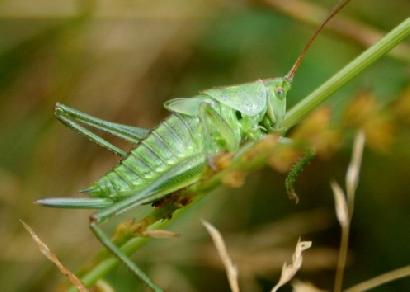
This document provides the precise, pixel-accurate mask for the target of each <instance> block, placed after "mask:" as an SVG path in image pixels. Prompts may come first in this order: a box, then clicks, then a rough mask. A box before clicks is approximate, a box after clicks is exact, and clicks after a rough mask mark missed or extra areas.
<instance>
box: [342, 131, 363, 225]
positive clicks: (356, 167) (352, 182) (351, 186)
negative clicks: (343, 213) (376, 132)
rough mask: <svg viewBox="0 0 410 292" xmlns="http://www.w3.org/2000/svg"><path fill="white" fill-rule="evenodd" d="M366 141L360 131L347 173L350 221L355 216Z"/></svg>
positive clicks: (354, 144)
mask: <svg viewBox="0 0 410 292" xmlns="http://www.w3.org/2000/svg"><path fill="white" fill-rule="evenodd" d="M365 141H366V136H365V135H364V132H363V131H360V132H359V133H358V134H357V135H356V137H355V139H354V142H353V154H352V160H351V161H350V164H349V167H348V169H347V172H346V192H347V199H348V204H349V220H350V219H351V218H352V215H353V208H354V194H355V192H356V189H357V185H358V183H359V172H360V167H361V164H362V156H363V148H364V143H365Z"/></svg>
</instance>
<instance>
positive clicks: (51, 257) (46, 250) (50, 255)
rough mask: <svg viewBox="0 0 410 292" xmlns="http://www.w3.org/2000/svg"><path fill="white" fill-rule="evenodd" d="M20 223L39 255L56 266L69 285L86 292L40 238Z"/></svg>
mask: <svg viewBox="0 0 410 292" xmlns="http://www.w3.org/2000/svg"><path fill="white" fill-rule="evenodd" d="M20 222H21V224H23V227H24V228H25V229H26V230H27V231H28V232H29V233H30V235H31V237H32V238H33V240H34V242H35V243H36V244H37V246H38V248H39V249H40V251H41V253H42V254H43V255H45V256H46V257H47V258H48V259H49V260H50V261H51V262H53V263H54V264H55V265H56V267H57V268H58V270H59V271H60V272H61V274H63V275H64V276H65V277H66V278H67V279H68V281H70V282H71V284H73V285H74V286H75V287H76V288H77V289H78V290H79V291H80V292H87V291H88V289H87V288H85V287H84V285H83V283H81V281H80V280H79V279H78V278H77V277H76V276H75V275H74V274H73V273H72V272H70V270H68V269H67V268H66V267H65V266H64V265H63V264H62V263H61V261H60V260H59V259H58V258H57V256H56V255H55V254H53V253H52V252H51V250H50V249H49V248H48V246H47V245H46V244H45V243H44V242H43V241H42V240H41V239H40V237H39V236H38V235H37V234H36V233H35V232H34V230H33V229H32V228H31V227H30V226H28V225H27V224H26V223H25V222H24V221H22V220H20Z"/></svg>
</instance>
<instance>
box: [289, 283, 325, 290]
mask: <svg viewBox="0 0 410 292" xmlns="http://www.w3.org/2000/svg"><path fill="white" fill-rule="evenodd" d="M292 287H293V289H292V291H293V292H324V291H323V290H320V289H319V288H317V287H315V286H314V285H313V284H312V283H309V282H301V281H297V280H295V281H292Z"/></svg>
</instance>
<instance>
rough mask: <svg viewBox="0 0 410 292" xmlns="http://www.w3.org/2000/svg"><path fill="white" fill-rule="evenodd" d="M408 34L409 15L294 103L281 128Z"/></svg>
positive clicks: (304, 113)
mask: <svg viewBox="0 0 410 292" xmlns="http://www.w3.org/2000/svg"><path fill="white" fill-rule="evenodd" d="M409 35H410V17H409V18H407V19H405V20H404V21H403V22H402V23H400V24H399V25H398V26H396V27H395V28H394V29H393V30H392V31H390V32H389V33H388V34H386V35H385V36H384V37H383V38H382V39H381V40H380V41H378V42H377V43H376V44H374V45H373V46H371V47H370V48H368V49H367V50H366V51H364V52H363V53H362V54H361V55H359V56H358V57H357V58H356V59H354V60H353V61H352V62H350V63H349V64H347V65H346V66H345V67H344V68H342V69H341V70H340V71H339V72H337V73H336V74H335V75H333V76H332V77H331V78H330V79H328V80H327V81H326V82H325V83H323V84H322V85H321V86H319V87H318V88H317V89H315V90H314V91H313V92H312V93H311V94H309V95H308V96H307V97H306V98H304V99H302V100H301V101H300V102H299V103H298V104H296V105H295V106H294V107H293V108H292V109H291V110H290V111H289V112H288V113H287V114H286V116H285V119H284V121H283V123H282V126H281V128H283V129H285V130H287V129H289V128H291V127H293V126H294V125H296V124H297V123H298V122H299V121H300V120H301V119H303V118H304V117H305V116H306V115H307V114H309V113H310V112H311V111H312V110H314V109H315V108H317V107H318V106H319V105H320V104H321V103H322V102H323V101H324V100H326V99H327V98H329V97H330V96H331V95H332V94H333V93H335V92H336V91H337V90H338V89H340V88H341V87H342V86H343V85H345V84H346V83H347V82H348V81H350V80H351V79H352V78H354V77H355V76H357V75H358V74H359V73H360V72H362V71H363V70H364V69H366V68H367V67H368V66H369V65H371V64H372V63H373V62H375V61H376V60H377V59H379V58H380V57H381V56H383V55H384V54H386V53H387V52H389V51H390V50H391V49H393V48H394V47H395V46H397V45H398V44H399V43H400V42H401V41H402V40H404V39H405V38H406V37H408V36H409Z"/></svg>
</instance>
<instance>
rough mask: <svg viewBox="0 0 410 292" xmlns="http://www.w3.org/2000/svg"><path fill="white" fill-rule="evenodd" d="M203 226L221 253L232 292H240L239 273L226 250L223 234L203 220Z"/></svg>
mask: <svg viewBox="0 0 410 292" xmlns="http://www.w3.org/2000/svg"><path fill="white" fill-rule="evenodd" d="M202 225H204V227H205V228H206V230H207V231H208V233H209V235H210V236H211V237H212V240H213V242H214V244H215V247H216V249H217V251H218V253H219V257H220V258H221V260H222V262H223V264H224V265H225V269H226V275H227V277H228V281H229V286H230V287H231V291H232V292H239V284H238V271H237V269H236V267H235V266H234V264H233V262H232V260H231V258H230V257H229V254H228V250H227V249H226V245H225V242H224V240H223V238H222V235H221V233H220V232H219V231H218V229H216V228H215V227H214V226H213V225H212V224H210V223H209V222H207V221H205V220H202Z"/></svg>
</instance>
